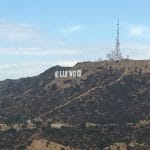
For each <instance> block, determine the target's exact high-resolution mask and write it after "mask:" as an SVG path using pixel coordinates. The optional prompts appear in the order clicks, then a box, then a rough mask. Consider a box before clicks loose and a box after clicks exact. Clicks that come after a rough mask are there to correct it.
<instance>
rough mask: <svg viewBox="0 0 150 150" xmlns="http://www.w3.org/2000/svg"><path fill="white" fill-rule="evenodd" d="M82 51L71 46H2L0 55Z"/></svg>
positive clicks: (54, 53) (60, 53) (34, 54)
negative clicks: (70, 47)
mask: <svg viewBox="0 0 150 150" xmlns="http://www.w3.org/2000/svg"><path fill="white" fill-rule="evenodd" d="M81 53H82V51H81V50H78V49H69V48H49V49H48V48H0V55H33V56H38V55H79V54H81Z"/></svg>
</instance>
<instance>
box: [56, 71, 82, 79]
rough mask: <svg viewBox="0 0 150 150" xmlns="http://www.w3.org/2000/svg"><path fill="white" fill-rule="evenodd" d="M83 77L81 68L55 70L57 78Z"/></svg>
mask: <svg viewBox="0 0 150 150" xmlns="http://www.w3.org/2000/svg"><path fill="white" fill-rule="evenodd" d="M68 77H81V70H62V71H56V72H55V78H68Z"/></svg>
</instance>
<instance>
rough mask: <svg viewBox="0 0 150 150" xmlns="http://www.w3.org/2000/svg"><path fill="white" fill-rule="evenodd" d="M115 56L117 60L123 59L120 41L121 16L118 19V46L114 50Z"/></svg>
mask: <svg viewBox="0 0 150 150" xmlns="http://www.w3.org/2000/svg"><path fill="white" fill-rule="evenodd" d="M114 57H115V60H116V61H119V60H121V59H122V54H121V51H120V41H119V18H118V21H117V37H116V46H115V51H114Z"/></svg>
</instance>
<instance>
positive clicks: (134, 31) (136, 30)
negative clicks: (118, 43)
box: [130, 26, 145, 37]
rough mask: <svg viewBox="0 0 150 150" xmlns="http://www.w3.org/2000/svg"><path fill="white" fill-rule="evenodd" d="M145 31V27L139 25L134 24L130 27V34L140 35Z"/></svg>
mask: <svg viewBox="0 0 150 150" xmlns="http://www.w3.org/2000/svg"><path fill="white" fill-rule="evenodd" d="M144 32H145V28H143V27H141V26H135V27H132V28H131V29H130V34H131V35H132V36H136V37H140V36H141V35H143V33H144Z"/></svg>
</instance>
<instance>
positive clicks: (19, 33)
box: [0, 21, 40, 40]
mask: <svg viewBox="0 0 150 150" xmlns="http://www.w3.org/2000/svg"><path fill="white" fill-rule="evenodd" d="M39 35H40V32H39V29H38V28H37V27H36V26H33V25H30V24H25V23H12V22H7V21H0V39H1V40H29V39H32V38H36V37H38V36H39Z"/></svg>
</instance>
